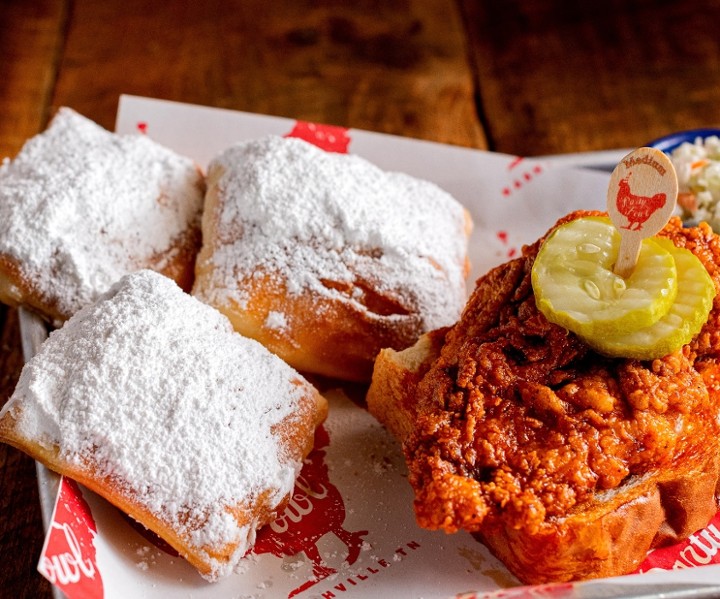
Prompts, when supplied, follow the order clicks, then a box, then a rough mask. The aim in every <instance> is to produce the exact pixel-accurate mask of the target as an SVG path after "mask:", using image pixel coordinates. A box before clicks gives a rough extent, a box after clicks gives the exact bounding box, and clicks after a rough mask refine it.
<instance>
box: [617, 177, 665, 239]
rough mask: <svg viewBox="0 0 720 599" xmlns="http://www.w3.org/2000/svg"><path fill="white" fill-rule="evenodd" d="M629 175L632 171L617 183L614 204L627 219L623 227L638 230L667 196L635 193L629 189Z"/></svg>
mask: <svg viewBox="0 0 720 599" xmlns="http://www.w3.org/2000/svg"><path fill="white" fill-rule="evenodd" d="M630 175H632V172H630V173H628V176H627V177H625V178H624V179H622V180H621V181H620V183H618V193H617V200H616V206H617V209H618V212H619V213H620V214H622V215H623V216H624V217H625V218H627V220H628V224H627V225H625V226H623V229H627V230H628V231H640V230H641V229H642V227H643V224H644V223H645V221H647V220H648V219H649V218H650V217H651V216H652V215H653V214H655V212H656V211H658V210H660V208H662V207H663V206H664V205H665V202H666V201H667V197H666V195H665V194H664V193H656V194H655V195H653V196H641V195H635V194H634V193H632V192H631V191H630Z"/></svg>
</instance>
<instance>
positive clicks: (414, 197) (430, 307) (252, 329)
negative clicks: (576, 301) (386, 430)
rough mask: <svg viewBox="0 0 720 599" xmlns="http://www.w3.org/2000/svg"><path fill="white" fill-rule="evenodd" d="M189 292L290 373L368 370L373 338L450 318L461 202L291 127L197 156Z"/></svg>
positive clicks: (461, 253) (455, 304)
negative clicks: (197, 213)
mask: <svg viewBox="0 0 720 599" xmlns="http://www.w3.org/2000/svg"><path fill="white" fill-rule="evenodd" d="M202 227H203V247H202V249H201V251H200V254H199V256H198V260H197V264H196V271H195V274H196V280H195V285H194V287H193V294H194V295H195V296H197V297H198V298H200V299H201V300H202V301H204V302H207V303H209V304H211V305H213V306H215V307H216V308H218V309H219V310H220V311H221V312H223V313H224V314H226V315H227V316H228V317H229V318H230V320H231V321H232V322H233V325H234V326H235V328H236V330H238V331H240V332H241V333H242V334H244V335H247V336H249V337H252V338H254V339H258V340H259V341H260V342H261V343H262V344H263V345H265V346H266V347H268V348H270V349H271V350H272V351H273V352H275V353H277V354H278V355H279V356H280V357H282V358H283V359H285V360H286V361H287V362H288V363H289V364H291V365H293V366H294V367H296V368H298V369H299V370H301V371H306V372H313V373H319V374H323V375H328V376H333V377H337V378H341V379H346V380H355V381H364V380H369V377H370V374H371V372H372V363H373V360H374V358H375V356H376V354H377V352H378V351H379V350H380V349H381V348H383V347H393V348H404V347H407V346H408V345H411V344H412V343H413V342H414V341H415V340H416V339H417V338H418V337H419V335H420V334H422V333H424V332H426V331H428V330H431V329H434V328H437V327H439V326H444V325H448V324H451V323H452V322H454V321H455V320H456V319H457V317H458V315H459V314H460V310H461V309H462V306H463V303H464V301H465V297H466V295H465V277H466V276H467V272H468V262H467V257H466V248H467V238H468V235H469V232H470V228H471V222H470V217H469V215H468V213H467V212H466V210H465V209H464V208H463V207H462V206H461V205H460V204H459V203H458V202H457V201H455V200H454V199H453V198H452V197H451V196H450V195H449V194H447V193H446V192H444V191H442V190H441V189H440V188H439V187H437V186H436V185H434V184H432V183H429V182H426V181H421V180H418V179H415V178H413V177H410V176H408V175H405V174H401V173H391V172H384V171H382V170H381V169H379V168H378V167H376V166H374V165H372V164H370V163H369V162H367V161H366V160H364V159H362V158H359V157H357V156H353V155H346V154H335V153H330V152H325V151H323V150H320V149H319V148H317V147H315V146H313V145H311V144H309V143H307V142H305V141H302V140H299V139H292V138H280V137H274V136H268V137H265V138H263V139H260V140H255V141H250V142H244V143H239V144H237V145H235V146H232V147H230V148H228V149H227V150H225V151H224V152H222V153H221V154H220V155H218V156H217V157H216V158H215V159H214V160H213V161H212V162H211V164H210V166H209V168H208V191H207V194H206V199H205V212H204V214H203V225H202Z"/></svg>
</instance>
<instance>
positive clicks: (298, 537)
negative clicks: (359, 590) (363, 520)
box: [252, 425, 368, 598]
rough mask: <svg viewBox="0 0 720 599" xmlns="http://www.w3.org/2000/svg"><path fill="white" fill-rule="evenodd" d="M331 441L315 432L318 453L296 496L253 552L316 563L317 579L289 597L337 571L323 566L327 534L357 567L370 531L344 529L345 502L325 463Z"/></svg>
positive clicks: (260, 536) (306, 469)
mask: <svg viewBox="0 0 720 599" xmlns="http://www.w3.org/2000/svg"><path fill="white" fill-rule="evenodd" d="M329 443H330V437H329V435H328V433H327V431H326V430H325V427H324V426H322V425H320V426H319V427H318V428H317V429H316V431H315V449H314V450H313V451H312V452H311V453H310V455H309V456H308V458H307V460H306V461H305V465H304V466H303V469H302V471H301V473H300V476H299V477H298V480H297V483H296V485H295V493H294V494H293V498H292V499H291V500H290V503H289V505H288V506H287V507H286V508H285V511H284V513H283V514H281V515H280V517H279V518H278V519H277V520H276V521H275V522H273V523H272V524H270V525H269V526H266V527H265V528H263V529H261V530H260V531H259V532H258V536H257V541H256V543H255V547H254V548H253V550H252V552H253V553H254V554H256V555H261V554H263V553H270V554H272V555H274V556H276V557H282V556H292V555H295V554H298V553H304V554H305V555H306V556H307V557H308V558H309V559H310V561H311V562H312V571H313V578H312V579H311V580H308V581H307V582H305V583H304V584H302V585H301V586H299V587H298V588H297V589H295V590H294V591H292V592H291V593H290V594H289V595H288V597H289V598H291V597H294V596H295V595H297V594H299V593H301V592H303V591H305V590H307V589H308V588H310V587H311V586H313V585H315V584H317V583H318V582H320V581H321V580H323V579H325V578H327V577H328V576H330V575H331V574H334V573H335V572H336V570H335V569H334V568H332V567H330V566H328V565H327V564H325V563H324V562H323V559H322V557H321V555H320V551H319V549H318V546H317V543H318V541H319V540H320V539H321V538H322V537H323V536H324V535H326V534H330V533H332V534H334V535H336V536H337V537H338V538H339V539H340V540H341V541H342V542H343V543H344V544H345V545H346V546H347V549H348V555H347V557H346V558H345V562H346V563H347V564H348V565H352V564H354V563H355V562H356V561H357V559H358V557H359V556H360V550H361V549H362V546H363V540H364V539H363V537H365V536H366V535H367V534H368V531H367V530H359V531H350V530H347V529H346V528H345V527H344V522H345V502H344V501H343V498H342V495H341V494H340V491H339V490H338V488H337V487H336V486H335V485H334V484H332V482H331V481H330V476H329V473H328V466H327V464H326V463H325V447H327V446H328V445H329Z"/></svg>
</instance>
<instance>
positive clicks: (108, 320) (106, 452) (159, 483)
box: [0, 270, 327, 580]
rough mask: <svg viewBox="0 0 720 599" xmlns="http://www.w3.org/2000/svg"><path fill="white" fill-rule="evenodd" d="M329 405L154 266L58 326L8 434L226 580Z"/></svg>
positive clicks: (275, 505)
mask: <svg viewBox="0 0 720 599" xmlns="http://www.w3.org/2000/svg"><path fill="white" fill-rule="evenodd" d="M326 414H327V403H326V401H325V399H324V398H323V397H322V396H321V395H319V393H318V392H317V391H316V390H315V388H314V387H313V386H312V385H310V384H309V383H308V382H307V381H305V380H304V379H303V378H302V377H301V376H300V375H298V373H297V372H295V371H294V370H293V369H292V368H291V367H289V366H288V365H287V364H285V363H284V362H283V361H282V360H280V359H279V358H277V357H276V356H274V355H273V354H271V353H270V352H269V351H267V350H266V349H265V348H264V347H262V346H261V345H260V344H259V343H257V342H256V341H253V340H251V339H247V338H244V337H242V336H241V335H239V334H238V333H236V332H234V331H233V329H232V326H231V325H230V323H229V322H228V320H227V318H225V317H224V316H223V315H221V314H220V313H218V312H217V311H216V310H214V309H213V308H211V307H210V306H206V305H204V304H202V303H201V302H199V301H197V300H196V299H195V298H193V297H191V296H189V295H187V294H185V293H184V292H182V290H181V289H180V288H179V287H177V286H176V285H175V283H173V282H172V281H171V280H170V279H168V278H166V277H164V276H163V275H160V274H157V273H154V272H151V271H148V270H145V271H140V272H138V273H135V274H131V275H128V276H126V277H124V278H123V279H121V280H120V282H119V283H118V284H116V285H115V286H114V287H113V288H112V289H111V291H110V292H108V293H107V294H106V295H104V296H103V297H102V298H101V299H100V300H99V301H98V302H97V303H95V304H92V305H90V306H87V307H85V308H83V309H82V310H80V311H79V312H78V313H77V314H76V315H75V316H73V317H72V318H71V319H70V320H69V321H67V323H66V324H65V325H64V327H63V328H61V329H58V330H56V331H54V332H52V333H51V334H50V336H49V338H48V340H47V341H46V342H45V343H44V344H43V345H42V347H41V349H40V351H39V352H38V354H37V355H36V356H35V357H34V358H33V359H32V360H30V361H29V362H28V363H27V364H26V365H25V367H24V369H23V371H22V374H21V376H20V380H19V382H18V385H17V388H16V390H15V392H14V393H13V395H12V397H11V398H10V400H9V401H8V403H7V404H6V405H5V407H4V408H3V410H2V411H1V412H0V440H2V441H5V442H7V443H10V444H12V445H14V446H16V447H18V448H19V449H21V450H23V451H25V452H27V453H28V454H30V455H31V456H32V457H34V458H35V459H37V460H39V461H41V462H43V463H44V464H45V465H47V466H48V467H49V468H51V469H52V470H55V471H56V472H59V473H61V474H64V475H67V476H69V477H71V478H73V479H75V480H77V481H79V482H81V483H82V484H84V485H86V486H87V487H88V488H90V489H92V490H93V491H95V492H97V493H98V494H100V495H101V496H103V497H105V498H106V499H107V500H109V501H110V502H111V503H113V504H115V505H116V506H117V507H119V508H120V509H122V510H123V511H124V512H126V513H127V514H129V515H130V516H132V517H133V518H135V519H136V520H137V521H139V522H140V523H141V524H143V525H144V526H145V527H147V528H148V529H150V530H151V531H153V532H155V533H156V534H158V535H159V536H160V537H161V538H163V539H164V540H165V541H167V542H168V543H169V544H170V545H171V546H172V547H173V548H175V549H176V550H177V551H178V552H179V553H180V554H181V555H183V556H184V557H185V558H186V559H187V560H188V561H189V562H190V563H192V564H193V565H194V566H195V567H197V569H198V570H199V571H200V573H201V574H202V575H203V576H204V577H206V578H208V579H209V580H214V579H216V578H217V577H219V576H222V575H225V574H229V573H231V572H232V571H233V569H234V567H235V566H236V565H237V563H238V562H239V560H240V559H241V558H242V556H243V555H244V554H245V553H246V551H247V550H248V549H249V548H250V547H251V546H252V545H253V543H254V540H255V531H256V530H257V529H258V528H259V527H261V526H263V525H264V524H267V523H269V522H271V521H272V520H274V519H275V517H276V514H277V512H278V510H280V509H281V507H282V506H283V505H284V503H285V502H286V501H287V500H288V499H289V496H290V494H291V492H292V490H293V486H294V482H295V477H296V475H297V474H298V472H299V471H300V468H301V465H302V460H303V459H304V457H305V456H306V455H307V454H308V453H309V451H310V449H311V448H312V444H313V436H314V430H315V428H316V426H317V425H318V424H319V423H320V422H321V421H322V420H323V419H324V418H325V416H326Z"/></svg>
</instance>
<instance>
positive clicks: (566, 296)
mask: <svg viewBox="0 0 720 599" xmlns="http://www.w3.org/2000/svg"><path fill="white" fill-rule="evenodd" d="M619 247H620V234H619V233H618V231H617V229H616V228H615V226H614V225H613V224H612V223H611V222H610V219H608V218H602V217H586V218H580V219H577V220H574V221H571V222H569V223H566V224H564V225H561V226H560V227H558V228H557V229H556V230H555V231H553V233H552V234H551V235H550V236H549V237H548V239H547V240H546V241H545V242H544V243H543V245H542V247H541V248H540V251H539V252H538V255H537V257H536V259H535V263H534V265H533V269H532V285H533V290H534V292H535V300H536V302H537V306H538V309H539V310H540V311H541V312H542V313H543V314H544V315H545V316H546V317H547V319H548V320H549V321H551V322H554V323H556V324H559V325H561V326H563V327H565V328H567V329H569V330H571V331H572V332H574V333H576V334H577V335H579V336H580V337H583V338H584V339H586V340H594V339H600V338H602V337H607V336H613V335H619V334H621V333H626V332H630V331H638V330H640V329H644V328H646V327H649V326H650V325H652V324H653V323H655V322H657V321H658V320H659V319H660V318H661V317H662V316H664V315H665V314H666V313H667V311H668V310H669V309H670V306H671V305H672V303H673V302H674V301H675V296H676V294H677V269H676V267H675V260H674V259H673V256H672V255H671V254H670V252H668V250H667V249H666V248H664V247H663V246H661V245H660V244H658V243H656V241H655V240H653V239H645V240H643V242H642V245H641V248H640V255H639V257H638V262H637V265H636V266H635V269H634V271H633V273H632V274H631V275H630V276H629V277H627V278H623V277H620V276H619V275H616V274H615V273H614V272H613V266H614V264H615V261H616V259H617V254H618V248H619Z"/></svg>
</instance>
